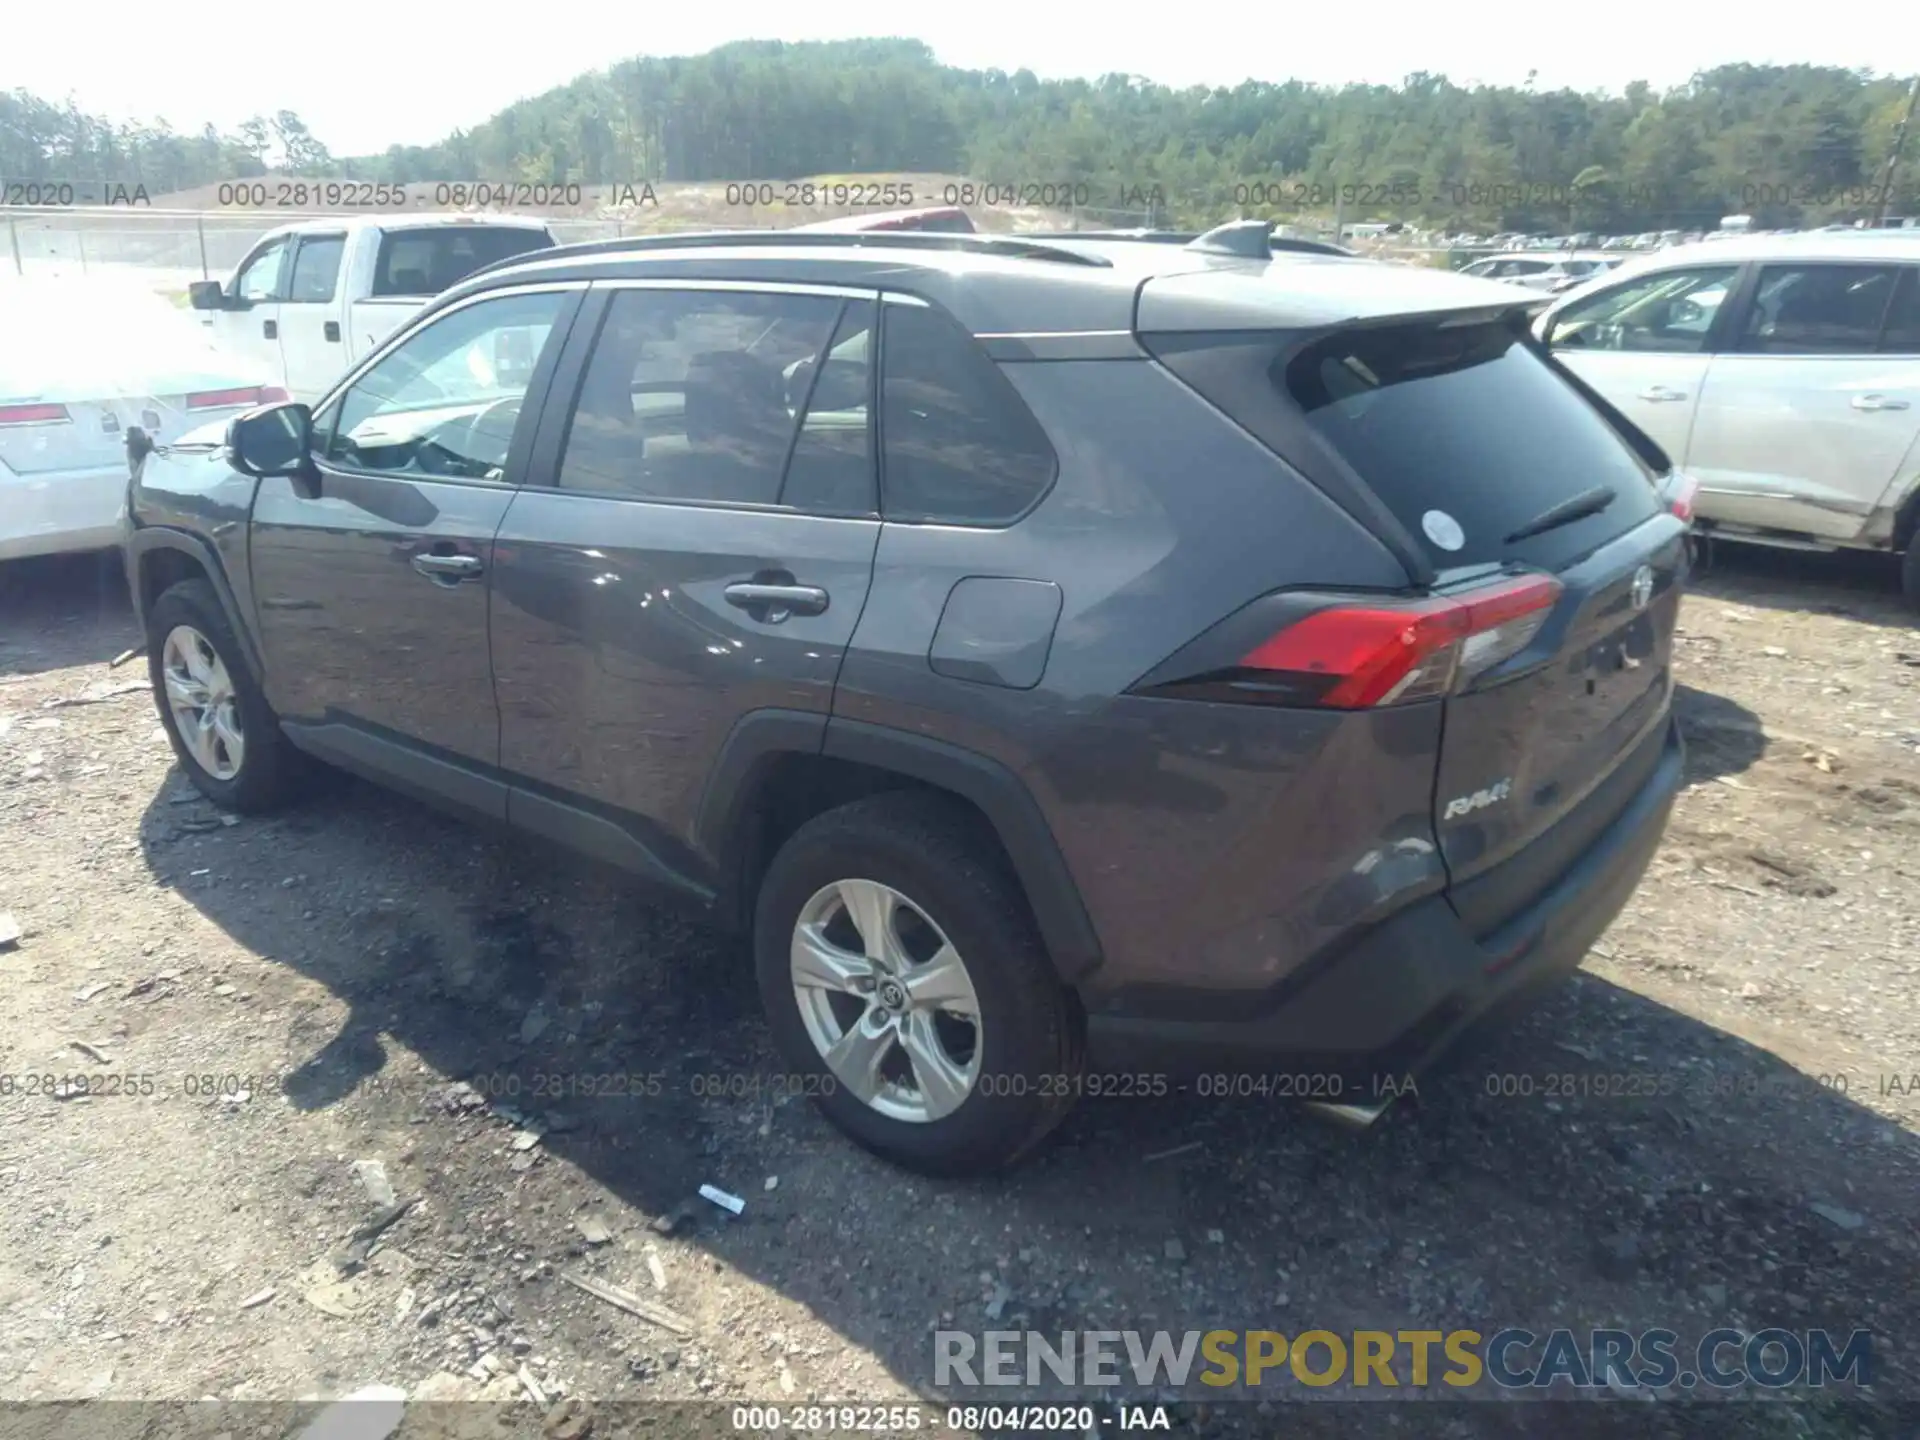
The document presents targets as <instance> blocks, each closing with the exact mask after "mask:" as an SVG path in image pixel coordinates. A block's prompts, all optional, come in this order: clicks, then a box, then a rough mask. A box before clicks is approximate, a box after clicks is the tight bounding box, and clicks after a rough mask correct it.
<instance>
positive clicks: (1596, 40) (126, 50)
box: [0, 0, 1920, 155]
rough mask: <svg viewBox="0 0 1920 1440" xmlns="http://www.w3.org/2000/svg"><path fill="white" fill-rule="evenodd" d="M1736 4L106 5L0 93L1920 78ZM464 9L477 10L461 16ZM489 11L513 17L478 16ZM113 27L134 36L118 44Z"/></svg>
mask: <svg viewBox="0 0 1920 1440" xmlns="http://www.w3.org/2000/svg"><path fill="white" fill-rule="evenodd" d="M15 3H16V4H17V5H22V6H24V5H26V4H28V0H15ZM1715 9H1717V7H1715ZM1715 9H1710V8H1708V7H1706V6H1700V5H1697V4H1673V5H1666V6H1662V7H1660V8H1659V9H1658V12H1657V14H1658V23H1657V24H1655V23H1653V22H1652V19H1651V16H1650V14H1649V12H1644V11H1636V10H1633V9H1631V8H1630V9H1628V10H1626V11H1621V12H1617V13H1613V12H1609V11H1608V10H1607V9H1606V8H1605V7H1602V8H1601V9H1599V10H1594V9H1592V8H1590V7H1579V6H1575V7H1572V8H1567V7H1563V6H1546V7H1544V8H1539V9H1535V8H1534V7H1531V6H1524V5H1523V6H1520V7H1519V8H1517V9H1516V8H1513V7H1511V6H1505V5H1502V6H1497V7H1496V6H1487V7H1484V8H1483V7H1481V6H1476V5H1440V4H1435V3H1433V0H1360V3H1359V4H1357V5H1351V6H1336V7H1333V8H1331V9H1326V10H1317V11H1316V10H1313V9H1308V8H1307V7H1298V6H1282V5H1279V4H1275V3H1273V0H1233V3H1232V4H1231V5H1227V4H1218V5H1216V6H1215V7H1212V8H1201V7H1197V6H1196V7H1186V8H1172V9H1168V8H1157V9H1155V10H1152V11H1148V10H1145V9H1133V8H1132V7H1131V6H1130V5H1128V4H1112V5H1107V6H1104V7H1085V6H1078V5H1067V4H1051V5H1050V4H1035V3H1033V0H968V3H966V4H963V5H951V4H941V5H927V6H912V5H903V4H900V3H897V0H895V3H882V0H836V3H835V4H834V5H832V6H797V5H793V4H790V3H781V4H770V3H767V0H731V3H727V4H724V5H646V6H627V5H621V4H619V3H617V0H540V3H539V4H538V5H537V6H530V7H525V8H521V7H517V6H509V5H506V4H503V3H497V0H496V3H495V4H494V5H492V6H488V5H485V4H484V3H482V4H472V5H470V8H469V7H455V6H452V5H449V4H447V3H445V0H433V3H420V0H328V3H325V4H322V5H317V6H315V5H309V6H298V7H288V6H275V5H264V6H257V7H255V8H253V9H252V10H250V11H249V10H245V9H240V10H225V9H221V8H219V7H215V8H214V9H212V10H210V11H205V12H202V13H204V14H206V15H207V16H208V17H209V18H208V20H207V21H206V23H204V24H198V25H196V24H190V23H186V22H185V21H184V19H183V16H184V14H185V13H186V12H185V9H184V7H180V8H173V7H163V8H159V9H156V8H155V7H154V6H153V5H152V3H151V0H138V3H133V0H94V3H92V4H90V5H88V7H87V9H86V14H85V18H84V20H83V21H81V20H75V21H72V22H68V23H55V22H53V21H49V20H45V19H43V20H41V21H39V22H38V23H34V22H23V20H22V18H20V17H13V18H10V19H9V20H8V21H7V23H6V27H5V28H6V35H5V43H4V44H0V90H11V89H15V88H20V89H27V90H31V91H33V92H34V93H35V94H38V95H41V96H45V97H48V98H52V99H64V98H66V97H68V96H69V95H70V96H71V97H72V98H73V100H74V101H75V103H76V104H78V105H79V106H80V107H81V108H82V109H83V110H87V111H90V112H93V113H95V114H104V115H107V116H109V117H110V118H113V119H116V120H152V119H155V118H164V119H166V120H167V121H168V122H169V123H171V124H172V125H173V127H174V128H175V129H177V130H198V129H199V128H200V126H201V125H202V124H203V123H204V122H205V121H208V120H211V121H212V122H213V123H214V124H215V125H217V126H219V127H220V128H221V129H223V130H227V129H231V128H232V127H233V126H235V125H236V124H238V123H239V122H240V121H241V120H244V119H246V118H247V117H248V116H250V115H256V114H271V113H272V112H274V111H276V110H281V109H287V110H292V111H294V112H296V113H297V114H298V115H299V116H300V117H301V119H303V120H304V121H306V123H307V125H308V127H309V129H311V130H312V131H313V133H314V134H315V135H316V136H317V137H318V138H319V139H320V140H321V141H322V142H323V143H325V144H326V145H327V146H328V148H329V149H331V150H332V151H333V152H334V153H335V154H336V155H354V154H366V153H369V152H373V151H379V150H384V149H385V148H386V147H387V146H388V145H391V144H403V145H424V144H430V143H432V142H433V141H436V140H439V139H441V138H443V137H444V136H445V135H447V134H448V133H449V132H450V131H452V130H454V129H456V128H460V127H464V126H471V125H474V124H477V123H478V122H479V121H481V120H484V119H486V118H487V117H488V116H490V115H493V114H495V113H497V112H498V111H499V110H501V109H503V108H504V107H506V106H507V105H509V104H511V103H512V102H513V101H515V100H518V99H522V98H524V97H526V96H530V95H537V94H539V93H540V92H541V91H543V90H548V89H551V88H552V87H553V86H555V85H559V84H563V83H565V82H566V81H568V80H571V79H573V78H574V77H575V76H576V75H579V74H581V73H582V72H583V71H587V70H596V69H605V68H606V67H607V66H609V65H611V64H613V63H614V62H616V61H619V60H623V59H626V58H628V57H629V56H632V55H637V54H651V55H688V54H698V53H699V52H701V51H704V50H709V49H712V48H713V47H714V46H716V45H722V44H725V43H727V42H728V41H732V40H748V39H753V40H837V39H851V38H856V37H862V36H884V35H904V36H908V37H911V38H913V39H917V40H922V41H925V42H926V43H927V44H928V45H929V46H931V47H932V49H933V51H934V53H935V54H936V55H937V56H938V57H939V58H940V59H941V60H942V61H945V62H946V63H947V64H950V65H958V66H962V67H965V68H967V69H985V68H989V67H998V68H1000V69H1003V70H1017V69H1020V68H1022V67H1023V66H1024V67H1025V68H1027V69H1029V70H1032V71H1034V72H1035V73H1037V74H1039V75H1041V76H1045V77H1049V78H1053V77H1063V76H1072V75H1084V76H1097V75H1101V74H1106V73H1109V72H1113V71H1123V72H1127V73H1131V74H1136V75H1143V76H1145V77H1146V78H1148V79H1150V80H1157V81H1160V82H1162V83H1164V84H1169V85H1195V84H1207V85H1216V84H1217V85H1232V84H1237V83H1238V82H1240V81H1242V80H1247V79H1256V80H1289V79H1299V80H1307V81H1313V82H1316V83H1320V84H1328V85H1339V84H1344V83H1347V82H1360V83H1381V84H1393V83H1397V82H1398V81H1399V80H1400V79H1401V78H1402V77H1404V76H1405V75H1408V74H1410V73H1412V72H1413V71H1416V70H1427V71H1432V72H1434V73H1437V74H1444V75H1446V76H1448V77H1449V78H1451V79H1452V80H1454V81H1456V82H1457V83H1460V84H1472V83H1474V82H1484V83H1487V84H1510V85H1520V84H1523V83H1525V81H1526V78H1527V73H1528V72H1529V71H1536V72H1538V73H1537V78H1536V81H1535V83H1536V84H1537V85H1538V86H1540V87H1541V88H1545V89H1551V88H1557V87H1560V86H1568V87H1571V88H1573V89H1578V90H1610V91H1615V92H1617V91H1619V90H1621V89H1623V88H1625V86H1626V85H1627V84H1628V83H1629V82H1630V81H1633V80H1646V81H1648V82H1649V83H1650V84H1652V85H1654V86H1655V87H1656V88H1666V87H1669V86H1673V85H1679V84H1682V83H1684V82H1685V81H1686V80H1687V78H1688V77H1689V76H1691V75H1692V74H1694V73H1695V72H1696V71H1699V70H1703V69H1708V68H1711V67H1712V66H1715V65H1722V64H1728V63H1731V62H1736V61H1744V62H1748V63H1752V64H1768V63H1778V64H1791V63H1807V64H1816V65H1843V66H1849V67H1869V66H1870V67H1872V68H1873V69H1875V70H1877V71H1880V72H1882V73H1893V74H1912V73H1913V72H1915V71H1916V70H1920V18H1916V16H1917V14H1920V12H1916V10H1915V7H1914V4H1913V0H1854V3H1851V4H1848V5H1847V6H1845V7H1844V10H1843V11H1835V10H1830V9H1827V8H1825V7H1819V6H1812V5H1792V6H1782V7H1780V8H1778V9H1773V10H1763V11H1760V12H1752V11H1748V12H1746V14H1747V15H1748V16H1758V15H1764V23H1746V20H1745V19H1744V18H1743V16H1742V12H1741V11H1738V10H1735V11H1732V12H1731V13H1729V12H1727V11H1720V12H1719V13H1715ZM39 13H40V14H41V15H43V16H44V15H47V14H50V13H51V14H59V13H61V12H60V11H59V10H58V9H57V7H45V8H43V9H41V10H40V12H39ZM66 13H69V14H71V13H74V12H66ZM466 15H470V16H473V17H474V22H473V23H471V24H462V23H460V21H459V20H456V18H455V17H456V16H466ZM489 15H497V16H499V17H500V18H499V20H498V21H492V20H486V19H482V18H480V17H485V16H489ZM1309 15H1311V16H1312V18H1311V19H1306V17H1307V16H1309ZM1101 16H1104V17H1105V18H1104V20H1101V19H1099V18H1097V17H1101ZM1136 16H1141V17H1151V18H1145V19H1142V20H1137V19H1135V18H1134V17H1136ZM1829 17H1833V18H1829ZM1840 17H1843V18H1840ZM1303 19H1304V20H1305V23H1303ZM1576 22H1577V24H1576ZM1553 32H1558V35H1559V38H1558V40H1557V41H1556V40H1554V39H1552V38H1549V37H1550V36H1551V34H1552V33H1553ZM101 36H113V37H115V38H114V39H113V40H111V41H109V42H105V43H102V42H101V41H100V39H99V37H101Z"/></svg>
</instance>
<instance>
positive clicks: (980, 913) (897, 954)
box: [754, 791, 1083, 1175]
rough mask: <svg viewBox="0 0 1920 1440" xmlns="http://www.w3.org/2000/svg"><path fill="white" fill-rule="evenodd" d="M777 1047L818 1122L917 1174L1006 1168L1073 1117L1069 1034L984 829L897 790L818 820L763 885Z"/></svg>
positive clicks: (1023, 908)
mask: <svg viewBox="0 0 1920 1440" xmlns="http://www.w3.org/2000/svg"><path fill="white" fill-rule="evenodd" d="M754 958H755V966H756V969H757V971H758V977H759V983H760V994H761V999H762V1001H763V1003H764V1004H765V1006H766V1011H767V1018H768V1022H769V1024H770V1025H771V1026H772V1029H773V1036H774V1040H775V1043H776V1044H777V1045H778V1046H779V1048H780V1051H781V1053H782V1055H783V1056H784V1057H785V1059H786V1060H787V1062H788V1063H789V1064H790V1065H792V1066H793V1067H794V1069H795V1071H796V1072H798V1073H799V1074H802V1075H805V1076H807V1077H809V1081H810V1084H809V1089H810V1090H812V1092H813V1094H814V1098H815V1099H816V1101H817V1102H818V1103H819V1105H820V1107H821V1109H822V1110H823V1111H825V1113H826V1115H827V1117H828V1119H830V1120H832V1121H833V1123H834V1124H835V1125H837V1126H838V1127H839V1128H840V1129H842V1130H844V1131H845V1132H846V1133H847V1134H848V1135H850V1136H851V1137H852V1138H853V1139H854V1140H856V1141H858V1142H859V1143H860V1144H861V1145H863V1146H865V1147H866V1148H867V1149H869V1150H871V1151H873V1152H874V1153H875V1154H877V1155H880V1156H882V1157H883V1158H885V1159H888V1160H891V1161H893V1162H894V1163H895V1164H898V1165H902V1166H905V1167H906V1168H908V1169H911V1170H917V1171H920V1172H922V1173H924V1174H930V1175H972V1174H983V1173H987V1172H990V1171H994V1170H999V1169H1003V1168H1005V1167H1007V1166H1010V1165H1012V1164H1014V1163H1015V1162H1016V1161H1018V1160H1020V1159H1022V1158H1023V1157H1025V1156H1026V1155H1028V1154H1030V1153H1031V1152H1032V1151H1033V1149H1034V1148H1035V1147H1036V1146H1037V1145H1038V1144H1039V1143H1040V1142H1041V1141H1042V1140H1043V1139H1044V1138H1045V1137H1046V1136H1047V1135H1048V1134H1049V1133H1050V1132H1051V1131H1052V1130H1053V1129H1054V1127H1055V1126H1057V1125H1058V1124H1059V1123H1060V1122H1061V1120H1063V1119H1064V1118H1065V1117H1066V1115H1067V1112H1068V1111H1069V1110H1071V1109H1072V1107H1073V1102H1074V1100H1075V1098H1076V1097H1077V1093H1078V1089H1079V1086H1078V1083H1077V1082H1078V1080H1079V1077H1080V1072H1081V1068H1082V1051H1083V1041H1082V1021H1081V1017H1080V1014H1079V1010H1078V1007H1077V1005H1076V1004H1075V1002H1074V999H1073V997H1072V995H1071V994H1070V993H1069V992H1068V991H1067V990H1066V988H1065V987H1064V986H1063V985H1062V984H1061V983H1060V980H1059V978H1058V976H1057V975H1056V974H1055V973H1054V970H1053V967H1052V965H1051V964H1050V963H1049V961H1048V959H1047V955H1046V950H1045V947H1044V946H1043V945H1042V943H1041V940H1040V936H1039V933H1038V931H1037V929H1036V927H1035V925H1034V922H1033V918H1032V914H1031V912H1030V911H1029V909H1028V906H1027V901H1026V896H1025V895H1024V894H1023V893H1022V892H1021V890H1020V886H1019V883H1018V882H1017V881H1016V880H1015V878H1014V877H1013V875H1012V874H1011V873H1010V871H1009V869H1008V866H1007V863H1006V861H1005V860H1004V858H1003V857H1002V856H1001V854H1000V852H999V850H998V848H997V846H995V845H994V844H993V843H992V840H991V836H990V835H989V833H988V832H987V831H986V829H985V826H984V824H983V823H982V822H979V821H978V820H977V819H975V817H973V816H972V815H970V814H969V813H968V812H967V811H965V810H964V809H963V808H962V807H960V806H959V805H957V804H956V803H954V802H952V801H949V800H947V799H945V798H944V797H941V796H938V795H930V794H926V793H922V792H910V791H900V792H892V793H888V794H884V795H877V796H874V797H872V798H870V799H866V800H860V801H856V802H854V803H852V804H849V805H844V806H842V807H840V808H839V809H837V810H831V811H828V812H827V813H826V814H823V815H819V816H816V817H815V818H814V819H812V820H810V821H808V822H807V823H806V824H805V825H802V826H801V827H800V828H799V829H798V830H796V831H795V832H794V834H793V835H792V836H791V837H790V838H789V839H788V840H787V842H786V843H785V844H784V845H783V846H781V848H780V851H779V853H778V854H777V855H776V856H775V857H774V859H773V863H772V864H771V865H770V866H769V867H768V870H767V873H766V877H765V879H764V880H763V881H762V883H761V887H760V894H759V900H758V904H757V905H756V907H755V916H754Z"/></svg>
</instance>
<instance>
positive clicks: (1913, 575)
mask: <svg viewBox="0 0 1920 1440" xmlns="http://www.w3.org/2000/svg"><path fill="white" fill-rule="evenodd" d="M1900 589H1901V591H1902V592H1903V593H1904V594H1905V595H1906V597H1907V604H1908V605H1910V606H1911V607H1912V608H1913V609H1915V610H1920V533H1916V534H1915V535H1914V536H1913V538H1912V539H1910V540H1908V541H1907V553H1906V554H1905V555H1904V556H1903V557H1902V558H1901V560H1900Z"/></svg>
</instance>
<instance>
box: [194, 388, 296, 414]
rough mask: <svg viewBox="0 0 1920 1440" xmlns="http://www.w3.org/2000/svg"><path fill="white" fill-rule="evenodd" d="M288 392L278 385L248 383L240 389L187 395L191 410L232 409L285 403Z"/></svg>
mask: <svg viewBox="0 0 1920 1440" xmlns="http://www.w3.org/2000/svg"><path fill="white" fill-rule="evenodd" d="M288 398H289V397H288V395H287V392H286V391H284V390H282V389H281V388H280V387H279V386H278V385H247V386H244V387H242V388H240V389H238V390H201V391H199V392H197V393H196V394H193V395H189V396H187V409H189V410H231V409H233V408H234V407H235V406H237V405H246V406H253V405H284V404H285V403H286V402H287V400H288Z"/></svg>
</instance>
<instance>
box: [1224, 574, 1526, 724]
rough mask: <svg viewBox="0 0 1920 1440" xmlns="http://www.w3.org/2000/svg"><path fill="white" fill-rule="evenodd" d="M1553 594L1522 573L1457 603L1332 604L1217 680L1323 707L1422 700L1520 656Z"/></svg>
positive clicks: (1348, 707) (1283, 700)
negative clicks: (1233, 671) (1229, 675)
mask: <svg viewBox="0 0 1920 1440" xmlns="http://www.w3.org/2000/svg"><path fill="white" fill-rule="evenodd" d="M1559 597H1560V582H1559V581H1557V580H1554V579H1552V578H1551V577H1549V576H1545V575H1531V576H1526V577H1523V578H1520V579H1516V580H1509V581H1505V582H1502V583H1501V584H1498V585H1493V586H1488V587H1486V588H1484V589H1480V590H1474V591H1470V592H1468V593H1466V594H1463V595H1459V596H1448V597H1442V598H1435V599H1431V600H1416V601H1408V602H1404V603H1395V602H1379V603H1373V604H1365V605H1336V606H1332V607H1330V608H1327V609H1324V610H1316V611H1314V612H1312V613H1311V614H1309V615H1306V616H1303V617H1302V618H1301V619H1299V620H1296V621H1294V622H1293V623H1292V624H1290V625H1288V626H1287V627H1286V628H1285V629H1283V630H1281V631H1279V632H1278V633H1277V634H1275V635H1273V636H1271V637H1270V638H1268V639H1267V640H1265V641H1263V642H1262V643H1261V644H1259V645H1257V646H1255V647H1254V648H1253V649H1252V650H1250V651H1249V652H1247V654H1246V655H1245V657H1244V658H1242V660H1241V661H1240V664H1239V667H1238V673H1237V675H1236V676H1235V677H1233V678H1232V679H1227V677H1219V679H1220V680H1224V681H1226V683H1227V684H1228V685H1230V686H1244V687H1246V688H1247V689H1248V690H1249V691H1253V692H1267V693H1265V694H1260V695H1258V697H1257V698H1262V699H1267V700H1269V701H1270V702H1271V701H1274V700H1279V701H1280V703H1287V704H1296V705H1312V706H1316V707H1319V708H1322V709H1332V710H1367V709H1372V708H1374V707H1376V706H1382V705H1402V704H1406V703H1408V702H1410V701H1414V700H1431V699H1434V698H1436V697H1438V696H1441V695H1448V694H1451V693H1452V692H1453V691H1455V690H1457V689H1459V688H1460V687H1461V686H1462V685H1464V684H1466V683H1467V682H1468V681H1469V680H1471V679H1473V678H1474V677H1475V676H1477V675H1481V674H1484V673H1485V672H1486V671H1488V670H1490V669H1492V668H1493V667H1494V666H1496V665H1498V664H1500V663H1501V662H1502V661H1504V660H1509V659H1511V658H1512V657H1513V656H1515V655H1517V654H1519V653H1520V652H1521V651H1522V650H1524V649H1526V648H1527V646H1528V645H1529V644H1531V643H1532V641H1533V638H1534V636H1535V635H1537V634H1539V633H1540V627H1541V626H1542V625H1544V624H1545V623H1546V619H1547V616H1548V614H1549V613H1551V611H1552V609H1553V606H1554V602H1555V601H1556V600H1558V599H1559ZM1213 690H1214V695H1215V698H1226V696H1224V695H1222V694H1220V693H1219V691H1220V686H1219V685H1218V684H1217V683H1216V685H1215V686H1214V687H1213ZM1275 692H1277V693H1275ZM1248 698H1256V696H1255V695H1254V694H1249V695H1248Z"/></svg>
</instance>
